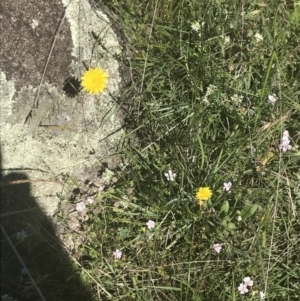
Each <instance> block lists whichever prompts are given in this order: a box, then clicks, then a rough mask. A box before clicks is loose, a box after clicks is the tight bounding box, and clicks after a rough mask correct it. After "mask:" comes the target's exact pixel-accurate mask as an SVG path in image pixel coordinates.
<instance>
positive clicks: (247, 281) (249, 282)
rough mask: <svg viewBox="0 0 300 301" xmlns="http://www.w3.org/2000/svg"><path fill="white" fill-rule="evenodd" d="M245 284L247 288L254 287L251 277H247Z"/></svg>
mask: <svg viewBox="0 0 300 301" xmlns="http://www.w3.org/2000/svg"><path fill="white" fill-rule="evenodd" d="M244 282H245V285H246V286H253V281H252V280H251V279H250V277H245V278H244Z"/></svg>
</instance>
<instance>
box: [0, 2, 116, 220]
mask: <svg viewBox="0 0 300 301" xmlns="http://www.w3.org/2000/svg"><path fill="white" fill-rule="evenodd" d="M1 2H3V3H2V6H3V7H4V9H3V10H2V16H1V19H0V21H1V32H2V33H0V34H1V36H0V38H1V44H2V45H3V47H1V50H0V51H1V53H0V60H1V63H0V97H1V111H0V114H1V116H0V117H1V119H0V125H1V148H2V155H3V158H2V160H3V161H2V163H3V166H2V167H3V168H5V169H8V170H7V172H6V173H8V172H10V171H12V170H14V169H20V168H21V169H23V170H22V172H24V173H26V174H27V175H28V177H29V178H30V179H31V180H32V186H31V187H32V194H33V196H34V197H35V198H36V200H37V201H38V202H39V204H40V205H41V206H42V207H43V208H44V210H45V212H46V213H47V214H48V215H53V214H54V213H55V211H56V210H57V206H58V203H59V197H58V195H64V193H66V192H67V191H66V187H65V186H63V185H62V184H61V182H62V178H63V177H65V176H66V175H69V176H72V177H74V178H80V177H81V175H82V174H83V173H84V170H86V169H87V168H88V167H90V166H93V167H94V170H96V168H95V167H96V166H100V164H101V161H102V160H104V158H106V157H108V156H110V154H112V153H113V152H114V149H115V146H116V143H117V142H118V141H119V139H120V137H121V135H122V132H121V131H118V129H119V128H120V127H121V123H122V120H121V117H120V114H119V112H118V111H119V110H118V107H117V106H116V104H115V102H114V100H113V99H112V96H115V95H117V94H118V89H119V84H120V81H121V78H120V75H119V65H118V62H117V60H116V59H115V55H117V54H119V53H120V47H119V44H118V40H117V37H116V35H115V33H114V32H113V30H112V28H111V25H110V22H109V19H108V18H107V17H106V15H104V14H103V13H102V12H101V11H96V10H93V9H92V8H91V6H90V4H89V2H88V1H87V0H62V2H60V1H59V0H55V1H54V0H53V1H46V0H44V1H37V0H20V1H17V2H18V4H13V3H14V2H15V1H10V0H2V1H1ZM28 5H29V6H28ZM64 7H65V9H66V11H65V13H64ZM53 11H55V12H56V13H53ZM62 20H63V22H62ZM60 22H62V26H61V30H60V32H58V33H57V36H56V40H55V44H54V48H53V52H52V54H51V55H50V56H49V51H50V49H51V46H52V45H53V41H54V37H55V32H56V30H57V28H58V26H59V24H60ZM12 24H15V25H12ZM13 26H15V28H14V27H13ZM95 36H97V38H98V41H99V42H97V41H96V40H95ZM2 45H1V46H2ZM47 60H49V64H48V68H47V69H46V72H45V77H44V80H43V82H42V84H41V85H40V80H41V77H42V74H43V71H44V66H45V64H46V62H47ZM85 65H86V66H88V67H89V66H90V67H96V66H98V67H99V68H102V69H104V70H105V71H106V72H107V73H108V74H109V79H108V87H107V89H106V90H105V91H104V92H103V93H102V94H100V95H98V96H93V95H88V94H86V93H84V92H80V93H79V94H78V95H76V96H75V97H73V98H70V97H67V96H66V95H65V94H64V93H63V90H62V88H63V83H64V81H65V80H66V78H67V77H69V76H74V77H77V78H80V77H81V76H82V74H83V73H84V71H85V70H86V68H85ZM38 91H39V93H38V94H39V95H38V98H37V99H36V101H37V102H38V107H37V108H35V109H33V110H32V114H31V117H30V118H27V117H28V114H29V112H31V109H32V106H33V103H34V100H35V98H36V95H37V92H38ZM26 119H27V122H26V123H25V120H26ZM112 133H113V134H112ZM91 176H94V175H91ZM41 180H44V181H41Z"/></svg>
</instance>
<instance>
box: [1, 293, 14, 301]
mask: <svg viewBox="0 0 300 301" xmlns="http://www.w3.org/2000/svg"><path fill="white" fill-rule="evenodd" d="M1 300H2V301H14V299H13V298H12V297H10V296H9V295H8V294H5V295H2V296H1Z"/></svg>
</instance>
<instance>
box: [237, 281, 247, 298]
mask: <svg viewBox="0 0 300 301" xmlns="http://www.w3.org/2000/svg"><path fill="white" fill-rule="evenodd" d="M238 290H239V291H240V293H241V294H242V295H244V294H245V293H248V289H247V286H246V285H245V284H244V283H240V286H239V287H238Z"/></svg>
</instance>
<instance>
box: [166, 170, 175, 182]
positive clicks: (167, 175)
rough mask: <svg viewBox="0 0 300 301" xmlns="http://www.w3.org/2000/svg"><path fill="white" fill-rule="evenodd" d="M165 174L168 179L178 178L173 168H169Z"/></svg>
mask: <svg viewBox="0 0 300 301" xmlns="http://www.w3.org/2000/svg"><path fill="white" fill-rule="evenodd" d="M164 175H165V177H166V178H167V180H168V181H174V180H175V178H176V173H173V172H172V170H171V169H169V170H168V172H165V173H164Z"/></svg>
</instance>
